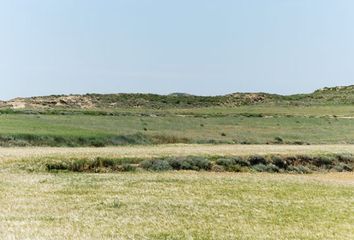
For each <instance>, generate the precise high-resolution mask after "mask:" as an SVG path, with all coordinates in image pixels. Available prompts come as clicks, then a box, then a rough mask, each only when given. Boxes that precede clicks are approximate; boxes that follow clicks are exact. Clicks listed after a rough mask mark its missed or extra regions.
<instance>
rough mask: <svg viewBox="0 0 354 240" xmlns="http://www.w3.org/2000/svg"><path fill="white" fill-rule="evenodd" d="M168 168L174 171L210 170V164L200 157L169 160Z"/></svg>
mask: <svg viewBox="0 0 354 240" xmlns="http://www.w3.org/2000/svg"><path fill="white" fill-rule="evenodd" d="M168 162H169V164H170V166H171V167H172V168H173V169H175V170H194V171H200V170H210V169H211V162H210V161H209V160H208V159H205V158H202V157H187V158H170V159H168Z"/></svg>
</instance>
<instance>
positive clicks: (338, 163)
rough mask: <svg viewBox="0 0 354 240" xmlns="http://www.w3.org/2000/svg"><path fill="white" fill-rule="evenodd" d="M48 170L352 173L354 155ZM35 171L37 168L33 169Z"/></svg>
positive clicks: (109, 161)
mask: <svg viewBox="0 0 354 240" xmlns="http://www.w3.org/2000/svg"><path fill="white" fill-rule="evenodd" d="M43 167H44V168H45V170H47V171H50V172H52V171H72V172H95V173H104V172H127V171H136V170H138V169H143V170H147V171H169V170H175V171H179V170H192V171H213V172H224V171H227V172H271V173H304V174H305V173H312V172H329V171H331V172H351V171H353V169H354V155H352V154H326V155H266V156H262V155H251V156H230V157H218V156H213V157H199V156H188V157H166V158H153V159H147V160H144V159H138V158H134V159H132V158H130V159H129V158H128V159H122V158H116V159H114V158H101V157H97V158H93V159H71V160H52V159H49V160H46V161H42V162H41V163H40V164H39V168H43ZM32 170H33V168H32Z"/></svg>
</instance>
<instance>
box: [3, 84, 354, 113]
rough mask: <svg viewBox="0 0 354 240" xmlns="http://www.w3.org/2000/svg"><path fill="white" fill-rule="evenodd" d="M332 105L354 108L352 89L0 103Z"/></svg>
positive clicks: (32, 106)
mask: <svg viewBox="0 0 354 240" xmlns="http://www.w3.org/2000/svg"><path fill="white" fill-rule="evenodd" d="M264 104H266V105H296V106H298V105H300V106H312V105H328V104H330V105H332V104H346V105H347V104H354V85H351V86H344V87H331V88H323V89H319V90H316V91H315V92H313V93H311V94H296V95H290V96H283V95H277V94H269V93H233V94H228V95H224V96H194V95H189V94H185V93H173V94H170V95H157V94H124V93H121V94H86V95H52V96H40V97H31V98H16V99H13V100H10V101H3V102H0V107H1V108H11V109H116V108H150V109H163V108H201V107H237V106H247V105H264Z"/></svg>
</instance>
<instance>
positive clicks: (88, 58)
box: [0, 0, 354, 99]
mask: <svg viewBox="0 0 354 240" xmlns="http://www.w3.org/2000/svg"><path fill="white" fill-rule="evenodd" d="M353 12H354V1H353V0H0V83H1V85H0V86H1V88H0V89H1V91H0V99H9V98H12V97H16V96H32V95H47V94H60V93H65V94H67V93H87V92H100V93H107V92H153V93H163V94H165V93H170V92H189V93H194V94H203V95H206V94H213V95H215V94H224V93H230V92H236V91H252V92H254V91H266V92H274V93H283V94H290V93H296V92H310V91H312V90H314V89H316V88H319V87H323V86H334V85H348V84H354V66H353V64H354V28H353V23H354V14H353Z"/></svg>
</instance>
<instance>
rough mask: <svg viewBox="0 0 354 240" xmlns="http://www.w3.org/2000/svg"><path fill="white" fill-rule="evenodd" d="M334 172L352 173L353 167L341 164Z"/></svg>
mask: <svg viewBox="0 0 354 240" xmlns="http://www.w3.org/2000/svg"><path fill="white" fill-rule="evenodd" d="M334 170H336V171H337V172H351V171H353V167H352V166H350V165H348V164H345V163H339V164H338V165H337V166H335V167H334Z"/></svg>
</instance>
